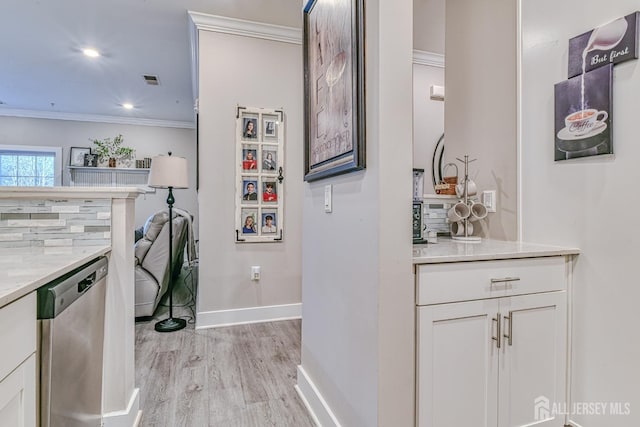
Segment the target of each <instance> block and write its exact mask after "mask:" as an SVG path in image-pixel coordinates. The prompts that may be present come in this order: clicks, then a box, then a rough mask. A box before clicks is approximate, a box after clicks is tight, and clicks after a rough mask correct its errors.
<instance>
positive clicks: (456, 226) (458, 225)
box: [451, 222, 473, 236]
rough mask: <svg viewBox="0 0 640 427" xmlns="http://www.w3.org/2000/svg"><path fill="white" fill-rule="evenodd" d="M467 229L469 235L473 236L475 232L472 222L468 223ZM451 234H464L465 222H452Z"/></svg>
mask: <svg viewBox="0 0 640 427" xmlns="http://www.w3.org/2000/svg"><path fill="white" fill-rule="evenodd" d="M467 231H468V233H467V235H468V236H471V235H472V234H473V224H471V223H470V222H468V223H467ZM451 235H452V236H464V222H453V223H451Z"/></svg>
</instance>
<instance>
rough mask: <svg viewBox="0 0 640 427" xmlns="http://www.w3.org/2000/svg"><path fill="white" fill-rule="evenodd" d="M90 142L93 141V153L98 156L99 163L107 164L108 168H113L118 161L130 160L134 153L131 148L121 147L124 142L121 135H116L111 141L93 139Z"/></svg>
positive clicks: (107, 139)
mask: <svg viewBox="0 0 640 427" xmlns="http://www.w3.org/2000/svg"><path fill="white" fill-rule="evenodd" d="M91 141H93V144H94V145H95V147H96V148H95V150H94V152H95V154H97V155H98V158H99V159H100V162H102V163H105V162H109V167H110V168H115V167H116V162H117V161H118V160H123V159H129V160H131V159H132V157H133V153H134V151H135V150H134V149H133V148H130V147H124V146H123V145H122V142H123V141H124V138H123V137H122V135H118V136H116V137H115V138H113V139H111V138H105V139H102V140H100V139H93V140H91Z"/></svg>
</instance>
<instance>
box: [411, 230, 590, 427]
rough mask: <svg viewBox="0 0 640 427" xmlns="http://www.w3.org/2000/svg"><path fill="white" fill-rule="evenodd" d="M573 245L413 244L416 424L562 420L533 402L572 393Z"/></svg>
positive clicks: (561, 399)
mask: <svg viewBox="0 0 640 427" xmlns="http://www.w3.org/2000/svg"><path fill="white" fill-rule="evenodd" d="M579 252H580V251H579V250H578V249H576V248H562V247H555V246H547V245H539V244H530V243H522V242H505V241H495V240H483V241H482V242H480V243H462V242H456V241H451V240H441V241H440V243H437V244H428V245H415V246H414V248H413V263H414V273H415V292H416V293H415V295H416V298H415V302H416V414H417V420H416V425H417V426H421V427H422V426H425V427H426V426H453V425H486V426H500V425H533V424H538V423H540V424H542V423H543V422H544V425H549V426H554V427H555V426H563V425H564V424H565V421H566V420H565V417H564V416H563V415H562V414H554V413H552V412H551V411H546V412H544V411H542V412H538V411H534V408H538V407H539V406H540V405H545V404H546V405H547V406H546V407H549V405H551V404H560V405H562V404H566V403H568V401H569V398H568V393H567V390H568V387H567V386H568V380H567V378H568V376H569V374H570V366H569V363H568V360H570V346H569V345H568V343H569V342H570V328H571V321H570V319H571V289H572V286H573V283H572V277H573V274H572V272H573V264H574V260H575V257H576V256H577V255H578V254H579ZM460 405H463V406H464V410H460V409H461V406H460ZM540 417H542V418H540Z"/></svg>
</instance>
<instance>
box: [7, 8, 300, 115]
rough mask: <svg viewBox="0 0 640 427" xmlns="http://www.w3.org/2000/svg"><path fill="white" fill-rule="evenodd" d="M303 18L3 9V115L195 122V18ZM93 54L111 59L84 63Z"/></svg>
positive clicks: (294, 21) (260, 11)
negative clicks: (152, 80) (87, 50)
mask: <svg viewBox="0 0 640 427" xmlns="http://www.w3.org/2000/svg"><path fill="white" fill-rule="evenodd" d="M301 8H302V2H301V1H300V0H258V1H257V0H0V58H1V60H0V102H1V103H2V104H0V115H24V116H34V117H38V116H42V115H45V116H52V115H53V116H55V115H56V114H59V115H60V116H73V115H84V116H112V117H113V116H115V117H122V118H142V119H153V120H163V121H177V122H193V120H194V113H193V97H192V89H191V88H192V86H191V57H190V45H189V24H188V23H189V20H188V16H187V11H188V10H192V11H197V12H203V13H208V14H212V15H222V16H228V17H233V18H240V19H247V20H250V21H259V22H266V23H270V24H277V25H284V26H289V27H296V28H300V27H301V26H302V12H301ZM87 46H93V47H96V48H97V49H98V50H100V51H101V52H102V54H103V56H102V57H100V58H97V59H93V60H92V59H89V58H87V57H85V56H84V55H82V53H81V49H83V48H84V47H87ZM239 54H241V53H239ZM143 74H154V75H157V76H158V78H159V80H160V85H159V86H148V85H146V84H145V82H144V80H143V78H142V75H143ZM125 102H130V103H132V104H134V105H135V108H134V109H133V110H130V111H127V110H124V109H123V108H122V107H121V104H122V103H125ZM16 113H19V114H16Z"/></svg>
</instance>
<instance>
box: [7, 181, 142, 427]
mask: <svg viewBox="0 0 640 427" xmlns="http://www.w3.org/2000/svg"><path fill="white" fill-rule="evenodd" d="M141 193H142V192H141V190H139V189H138V188H129V187H119V188H114V187H107V188H101V187H84V188H83V187H54V188H51V187H49V188H40V187H38V188H36V187H33V188H31V187H21V188H6V189H3V190H2V191H0V270H2V271H0V307H1V308H0V324H2V325H3V326H2V327H1V328H0V346H2V348H5V349H10V350H9V351H4V352H2V355H1V356H0V391H1V392H2V393H0V395H3V396H9V398H8V400H6V401H4V400H3V401H0V417H2V419H3V420H5V419H7V420H16V421H15V423H13V424H12V423H11V422H9V424H7V425H16V426H29V427H31V426H35V425H36V422H37V420H36V407H35V405H36V395H35V393H36V390H35V378H36V370H37V366H36V364H37V361H36V360H35V359H36V358H35V354H34V353H35V349H36V339H37V337H36V295H35V292H34V291H35V290H36V289H37V288H38V287H40V286H41V285H43V284H45V283H47V282H48V281H50V280H52V279H55V278H56V277H59V276H60V275H64V274H65V273H66V272H69V271H71V270H73V269H75V268H76V267H79V266H81V265H83V264H84V263H86V262H87V261H90V260H92V259H94V258H96V257H98V256H100V255H107V257H108V260H109V265H108V268H109V275H108V276H107V282H106V301H105V330H104V351H103V354H104V358H103V359H104V362H103V387H102V418H103V425H105V426H113V425H118V426H119V425H122V426H134V425H136V424H137V422H138V421H139V417H140V413H139V398H138V390H137V389H136V388H135V382H134V381H135V375H134V335H135V330H134V263H135V261H134V260H135V258H134V254H133V240H134V228H135V224H134V209H135V205H134V203H135V198H136V197H138V195H139V194H141ZM16 366H17V368H16ZM18 397H19V398H18ZM16 399H17V400H16ZM16 402H17V403H16Z"/></svg>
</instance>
